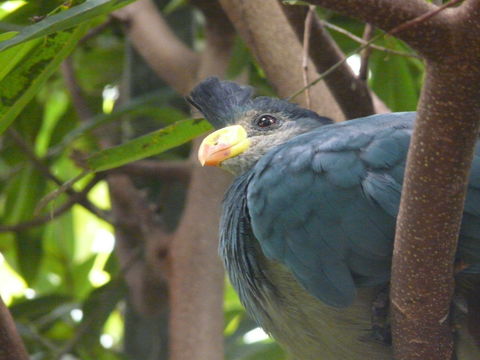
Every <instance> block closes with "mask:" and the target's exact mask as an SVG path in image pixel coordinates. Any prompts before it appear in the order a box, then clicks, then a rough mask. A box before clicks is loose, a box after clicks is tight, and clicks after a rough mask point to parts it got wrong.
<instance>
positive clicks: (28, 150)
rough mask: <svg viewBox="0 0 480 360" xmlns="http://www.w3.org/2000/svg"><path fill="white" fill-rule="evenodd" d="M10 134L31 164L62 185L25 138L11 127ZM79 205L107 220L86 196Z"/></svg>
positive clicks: (71, 193) (68, 190) (74, 194)
mask: <svg viewBox="0 0 480 360" xmlns="http://www.w3.org/2000/svg"><path fill="white" fill-rule="evenodd" d="M8 132H9V134H10V136H11V137H12V139H13V140H14V141H15V143H16V144H17V145H18V146H19V147H20V148H21V149H22V151H23V152H24V153H25V155H27V157H28V159H29V160H30V161H31V163H32V164H33V166H35V167H36V168H37V169H38V170H39V171H40V172H41V173H42V175H43V176H44V177H45V178H47V179H49V180H51V181H53V182H54V183H55V184H57V185H59V186H62V184H63V181H62V180H61V179H59V178H58V177H56V176H55V175H54V174H53V173H52V172H51V171H50V168H49V167H48V166H47V165H45V163H44V162H43V161H42V160H41V159H39V158H38V156H37V155H36V154H35V151H34V150H33V149H32V147H31V146H30V144H28V143H27V142H26V141H25V139H24V138H23V137H22V136H21V135H20V134H19V133H18V132H17V131H16V130H15V129H13V128H10V129H9V130H8ZM65 193H66V194H67V195H69V196H77V195H78V192H77V191H75V190H73V189H72V188H67V189H65ZM77 202H78V204H79V205H82V206H83V207H84V208H85V209H87V210H88V211H90V212H91V213H92V214H94V215H96V216H98V217H99V218H101V219H102V220H104V221H107V222H109V220H108V218H109V215H108V214H107V213H106V212H105V211H104V210H101V209H99V208H98V207H96V206H95V205H94V204H92V203H91V202H90V201H89V200H88V199H87V198H85V197H83V198H80V199H79V200H78V201H77Z"/></svg>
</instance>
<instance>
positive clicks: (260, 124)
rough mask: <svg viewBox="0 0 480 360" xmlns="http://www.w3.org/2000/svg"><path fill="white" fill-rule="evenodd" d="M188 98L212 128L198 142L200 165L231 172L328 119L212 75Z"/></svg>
mask: <svg viewBox="0 0 480 360" xmlns="http://www.w3.org/2000/svg"><path fill="white" fill-rule="evenodd" d="M187 100H188V101H189V102H190V104H192V105H193V106H194V107H196V108H197V109H198V110H199V111H200V112H202V113H203V115H204V116H205V118H206V119H207V120H208V121H209V122H210V123H211V124H212V125H213V126H214V127H215V128H217V129H219V130H217V131H215V132H214V133H212V134H210V135H208V136H207V137H206V138H205V139H204V140H203V142H202V144H201V145H200V148H199V151H198V158H199V160H200V162H201V163H202V165H210V166H220V167H222V168H224V169H226V170H228V171H230V172H232V173H233V174H234V175H239V174H242V173H244V172H245V171H247V170H249V169H250V168H251V167H252V166H254V165H255V163H256V162H257V161H258V160H259V159H260V158H261V157H262V156H263V155H264V154H265V153H266V152H268V151H269V150H270V149H272V148H273V147H275V146H277V145H280V144H282V143H284V142H286V141H287V140H289V139H291V138H292V137H294V136H296V135H299V134H302V133H305V132H307V131H310V130H312V129H314V128H316V127H318V126H322V125H326V124H330V123H332V120H330V119H328V118H325V117H322V116H319V115H318V114H316V113H315V112H313V111H310V110H307V109H303V108H301V107H299V106H297V105H295V104H292V103H290V102H288V101H285V100H280V99H275V98H270V97H265V96H259V97H256V98H254V97H253V90H252V88H251V87H248V86H241V85H238V84H236V83H233V82H229V81H220V80H219V79H217V78H208V79H205V80H204V81H202V82H201V83H200V84H198V85H197V86H196V87H195V88H194V89H193V90H192V92H191V93H190V96H189V97H188V98H187Z"/></svg>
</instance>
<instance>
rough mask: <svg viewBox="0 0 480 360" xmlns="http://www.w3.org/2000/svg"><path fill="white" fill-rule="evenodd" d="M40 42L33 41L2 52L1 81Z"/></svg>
mask: <svg viewBox="0 0 480 360" xmlns="http://www.w3.org/2000/svg"><path fill="white" fill-rule="evenodd" d="M40 41H41V40H40V39H36V40H31V41H28V42H25V43H23V44H19V45H17V46H15V47H13V48H11V49H8V50H5V51H2V52H0V81H2V80H3V78H5V76H7V74H8V73H9V72H10V71H12V70H13V69H14V68H15V67H16V66H17V64H18V63H19V62H20V61H21V60H22V59H23V58H24V57H25V55H27V54H28V52H29V51H30V50H32V49H33V48H34V47H35V46H37V45H38V44H39V43H40Z"/></svg>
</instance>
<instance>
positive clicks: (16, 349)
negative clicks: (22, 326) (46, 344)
mask: <svg viewBox="0 0 480 360" xmlns="http://www.w3.org/2000/svg"><path fill="white" fill-rule="evenodd" d="M28 358H29V357H28V354H27V350H26V349H25V346H24V345H23V342H22V339H21V338H20V336H19V335H18V332H17V329H16V327H15V323H14V321H13V319H12V316H11V315H10V312H9V311H8V309H7V307H6V306H5V304H4V302H3V300H2V299H1V298H0V360H28Z"/></svg>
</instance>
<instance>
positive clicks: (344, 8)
mask: <svg viewBox="0 0 480 360" xmlns="http://www.w3.org/2000/svg"><path fill="white" fill-rule="evenodd" d="M307 2H309V3H311V4H314V5H319V6H323V7H326V8H328V9H331V10H335V11H338V12H339V13H342V14H345V15H348V16H352V17H355V18H357V19H360V20H363V21H364V22H368V23H370V24H372V25H374V26H377V27H379V28H381V29H383V30H385V31H390V30H392V29H394V28H395V27H397V26H400V25H401V24H403V23H406V22H408V21H410V20H413V19H415V18H417V17H419V16H422V15H424V14H426V13H428V12H431V11H435V9H436V8H437V7H436V6H435V5H433V4H430V3H427V2H426V1H423V0H402V1H397V0H349V1H338V0H307ZM440 22H441V21H439V17H434V18H432V19H430V20H429V21H425V22H422V23H419V24H417V26H412V27H410V28H408V29H404V30H403V31H402V32H399V33H398V34H396V36H398V37H399V38H400V39H402V40H404V41H406V42H408V43H409V44H410V45H411V46H412V47H414V48H415V49H416V50H417V51H421V50H424V51H428V50H427V49H422V48H421V44H422V40H421V39H419V37H418V33H419V32H422V33H423V34H424V37H428V38H429V39H430V41H435V39H436V38H441V34H439V32H440V30H441V27H439V26H438V24H439V23H440Z"/></svg>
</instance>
